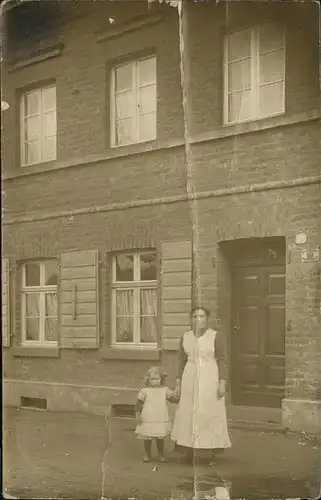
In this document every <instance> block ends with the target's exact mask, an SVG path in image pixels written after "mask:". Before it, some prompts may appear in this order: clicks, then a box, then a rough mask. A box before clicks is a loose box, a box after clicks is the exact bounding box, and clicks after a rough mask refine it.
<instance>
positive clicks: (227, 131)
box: [190, 111, 320, 144]
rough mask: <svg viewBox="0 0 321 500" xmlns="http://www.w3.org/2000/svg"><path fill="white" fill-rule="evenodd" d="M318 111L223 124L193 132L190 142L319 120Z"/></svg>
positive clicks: (200, 141) (194, 142) (195, 142)
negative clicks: (202, 131) (203, 131)
mask: <svg viewBox="0 0 321 500" xmlns="http://www.w3.org/2000/svg"><path fill="white" fill-rule="evenodd" d="M319 119H320V113H319V111H309V112H306V113H300V114H297V115H291V116H288V115H286V114H284V113H283V114H278V115H274V116H270V117H267V118H261V119H257V120H252V121H246V122H245V121H244V122H240V123H233V124H232V123H231V124H224V125H222V126H220V127H218V128H217V129H215V130H212V131H211V132H206V133H202V134H195V135H194V136H193V137H191V139H190V142H191V143H192V144H197V143H202V142H207V141H212V140H216V139H224V138H227V137H234V136H236V135H244V134H250V133H253V132H259V131H262V130H268V129H271V128H276V127H286V126H289V125H295V124H298V123H303V122H309V121H313V120H319Z"/></svg>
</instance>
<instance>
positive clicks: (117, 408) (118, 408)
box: [112, 404, 136, 418]
mask: <svg viewBox="0 0 321 500" xmlns="http://www.w3.org/2000/svg"><path fill="white" fill-rule="evenodd" d="M112 415H113V417H127V418H135V416H136V411H135V406H134V405H119V404H116V405H112Z"/></svg>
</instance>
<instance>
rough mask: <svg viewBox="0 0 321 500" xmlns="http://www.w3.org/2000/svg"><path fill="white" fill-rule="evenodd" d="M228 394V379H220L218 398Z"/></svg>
mask: <svg viewBox="0 0 321 500" xmlns="http://www.w3.org/2000/svg"><path fill="white" fill-rule="evenodd" d="M225 394H226V381H225V380H220V381H219V384H218V388H217V398H218V399H221V398H223V397H224V396H225Z"/></svg>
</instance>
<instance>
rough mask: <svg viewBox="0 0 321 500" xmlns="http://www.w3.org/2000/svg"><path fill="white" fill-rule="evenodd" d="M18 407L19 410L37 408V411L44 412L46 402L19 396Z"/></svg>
mask: <svg viewBox="0 0 321 500" xmlns="http://www.w3.org/2000/svg"><path fill="white" fill-rule="evenodd" d="M20 406H21V408H37V409H38V410H46V409H47V400H46V399H41V398H29V397H25V396H21V398H20Z"/></svg>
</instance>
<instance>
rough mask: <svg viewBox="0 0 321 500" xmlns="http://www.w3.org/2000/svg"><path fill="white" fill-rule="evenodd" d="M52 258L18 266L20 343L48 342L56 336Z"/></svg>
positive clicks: (55, 291) (55, 293) (55, 268)
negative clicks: (19, 277)
mask: <svg viewBox="0 0 321 500" xmlns="http://www.w3.org/2000/svg"><path fill="white" fill-rule="evenodd" d="M57 275H58V266H57V261H56V260H46V261H39V262H35V261H32V262H28V263H26V264H24V265H23V266H22V286H21V333H22V343H23V344H31V343H32V344H33V345H35V344H36V345H39V344H40V345H47V344H48V345H50V344H52V343H56V342H57V339H58V312H57Z"/></svg>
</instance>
